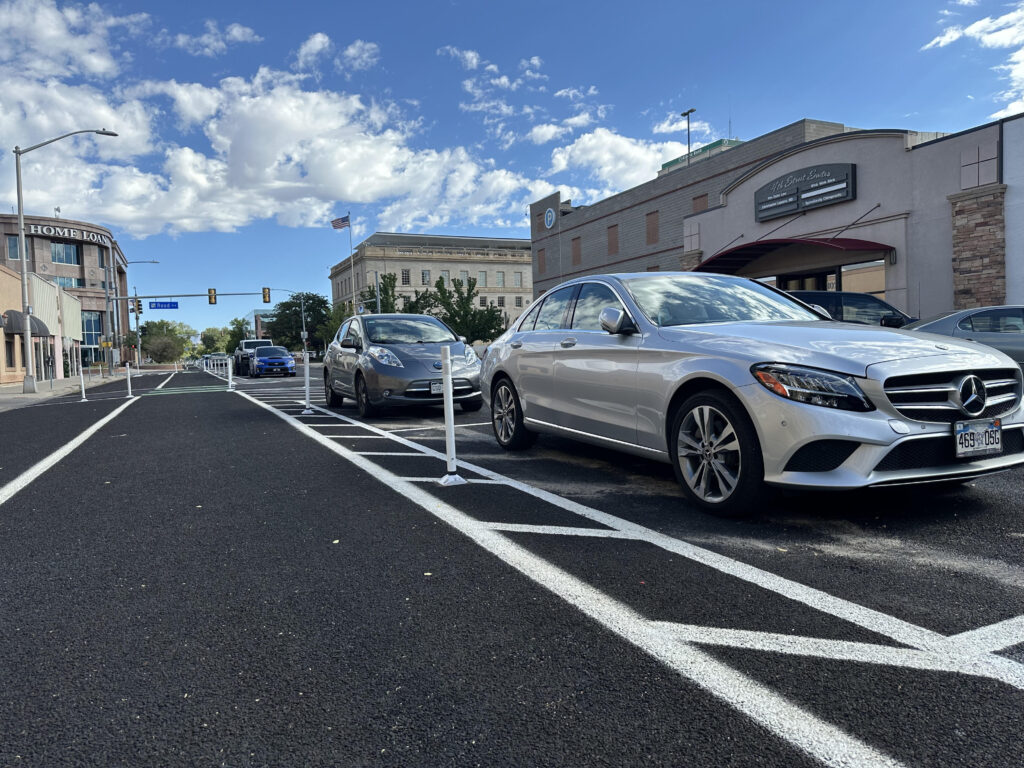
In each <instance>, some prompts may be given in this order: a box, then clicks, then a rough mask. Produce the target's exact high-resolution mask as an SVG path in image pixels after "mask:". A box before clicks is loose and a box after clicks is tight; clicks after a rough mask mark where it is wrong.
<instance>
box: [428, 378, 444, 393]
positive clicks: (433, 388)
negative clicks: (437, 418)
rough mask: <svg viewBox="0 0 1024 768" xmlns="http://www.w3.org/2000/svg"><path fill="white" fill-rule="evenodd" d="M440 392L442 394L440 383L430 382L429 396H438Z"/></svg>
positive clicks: (442, 389) (442, 388)
mask: <svg viewBox="0 0 1024 768" xmlns="http://www.w3.org/2000/svg"><path fill="white" fill-rule="evenodd" d="M442 392H444V387H443V386H442V385H441V382H440V381H432V382H430V394H432V395H440V394H441V393H442Z"/></svg>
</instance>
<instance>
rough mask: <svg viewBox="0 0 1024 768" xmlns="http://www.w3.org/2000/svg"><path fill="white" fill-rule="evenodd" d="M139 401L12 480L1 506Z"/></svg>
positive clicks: (116, 411)
mask: <svg viewBox="0 0 1024 768" xmlns="http://www.w3.org/2000/svg"><path fill="white" fill-rule="evenodd" d="M138 400H139V398H138V397H133V398H131V399H130V400H128V401H127V402H125V403H124V405H122V406H121V407H120V408H115V409H114V410H113V411H111V412H110V413H108V414H107V415H106V416H104V417H103V418H102V419H100V420H99V421H97V422H96V423H95V424H93V425H92V426H91V427H89V428H88V429H87V430H85V431H84V432H82V433H81V434H80V435H79V436H78V437H76V438H74V439H73V440H71V441H69V442H67V443H65V444H64V445H63V446H61V447H60V448H58V449H57V450H56V451H54V452H53V453H51V454H50V455H49V456H47V457H46V458H45V459H42V460H40V461H38V462H36V463H35V464H33V465H32V466H31V467H29V468H28V469H26V470H25V471H24V472H22V473H21V474H20V475H18V476H17V477H16V478H14V479H13V480H11V482H9V483H7V485H5V486H3V487H2V488H0V505H2V504H5V503H6V502H7V501H8V500H10V498H11V497H12V496H14V495H15V494H16V493H17V492H18V491H20V490H21V489H22V488H24V487H26V486H27V485H28V484H29V483H31V482H32V481H33V480H35V479H36V478H38V477H39V476H40V475H42V474H43V473H44V472H46V470H48V469H50V468H51V467H53V466H55V465H56V464H57V463H58V462H60V460H61V459H63V458H64V457H66V456H67V455H68V454H69V453H71V452H72V451H73V450H75V448H78V447H79V446H80V445H81V444H82V443H84V442H85V441H86V440H88V439H89V438H90V437H92V436H93V435H95V434H96V433H97V432H99V431H100V430H101V429H103V427H104V426H106V425H107V424H108V423H110V422H111V421H113V420H114V419H116V418H117V417H118V416H119V415H120V414H121V411H123V410H124V409H125V408H127V407H128V406H129V405H131V404H132V403H135V402H138Z"/></svg>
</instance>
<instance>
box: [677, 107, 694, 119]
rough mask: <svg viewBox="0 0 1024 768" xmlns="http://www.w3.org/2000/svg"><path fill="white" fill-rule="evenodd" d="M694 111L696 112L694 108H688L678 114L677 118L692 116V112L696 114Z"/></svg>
mask: <svg viewBox="0 0 1024 768" xmlns="http://www.w3.org/2000/svg"><path fill="white" fill-rule="evenodd" d="M696 111H697V110H696V108H694V107H690V108H689V109H688V110H686V111H685V112H680V113H679V116H680V117H686V116H687V115H692V114H693V113H694V112H696Z"/></svg>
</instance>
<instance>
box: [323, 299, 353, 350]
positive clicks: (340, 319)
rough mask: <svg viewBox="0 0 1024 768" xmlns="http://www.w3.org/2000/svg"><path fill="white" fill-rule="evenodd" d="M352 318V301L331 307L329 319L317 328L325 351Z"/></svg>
mask: <svg viewBox="0 0 1024 768" xmlns="http://www.w3.org/2000/svg"><path fill="white" fill-rule="evenodd" d="M350 317H352V302H351V301H343V302H340V303H339V304H335V305H334V306H333V307H331V313H330V314H329V315H328V316H327V319H326V320H325V321H324V322H323V323H321V324H320V325H318V326H317V328H316V335H317V338H318V339H322V340H323V342H324V349H326V348H327V345H329V344H330V343H331V340H332V339H333V338H334V334H336V333H337V332H338V329H339V328H341V324H342V323H344V322H345V321H346V320H348V319H349V318H350Z"/></svg>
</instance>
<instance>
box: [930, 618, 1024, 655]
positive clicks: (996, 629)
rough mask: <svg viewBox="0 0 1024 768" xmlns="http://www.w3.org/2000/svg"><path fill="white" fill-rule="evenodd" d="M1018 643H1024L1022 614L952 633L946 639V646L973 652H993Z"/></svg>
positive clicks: (1023, 619)
mask: <svg viewBox="0 0 1024 768" xmlns="http://www.w3.org/2000/svg"><path fill="white" fill-rule="evenodd" d="M1020 643H1024V616H1017V617H1015V618H1012V619H1007V620H1006V621H1001V622H999V623H998V624H990V625H989V626H987V627H980V628H979V629H972V630H971V631H970V632H961V633H960V634H959V635H952V636H951V637H949V638H948V639H947V640H946V647H947V648H956V649H960V650H964V651H973V652H975V653H993V652H995V651H1001V650H1003V649H1004V648H1012V647H1013V646H1015V645H1018V644H1020Z"/></svg>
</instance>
